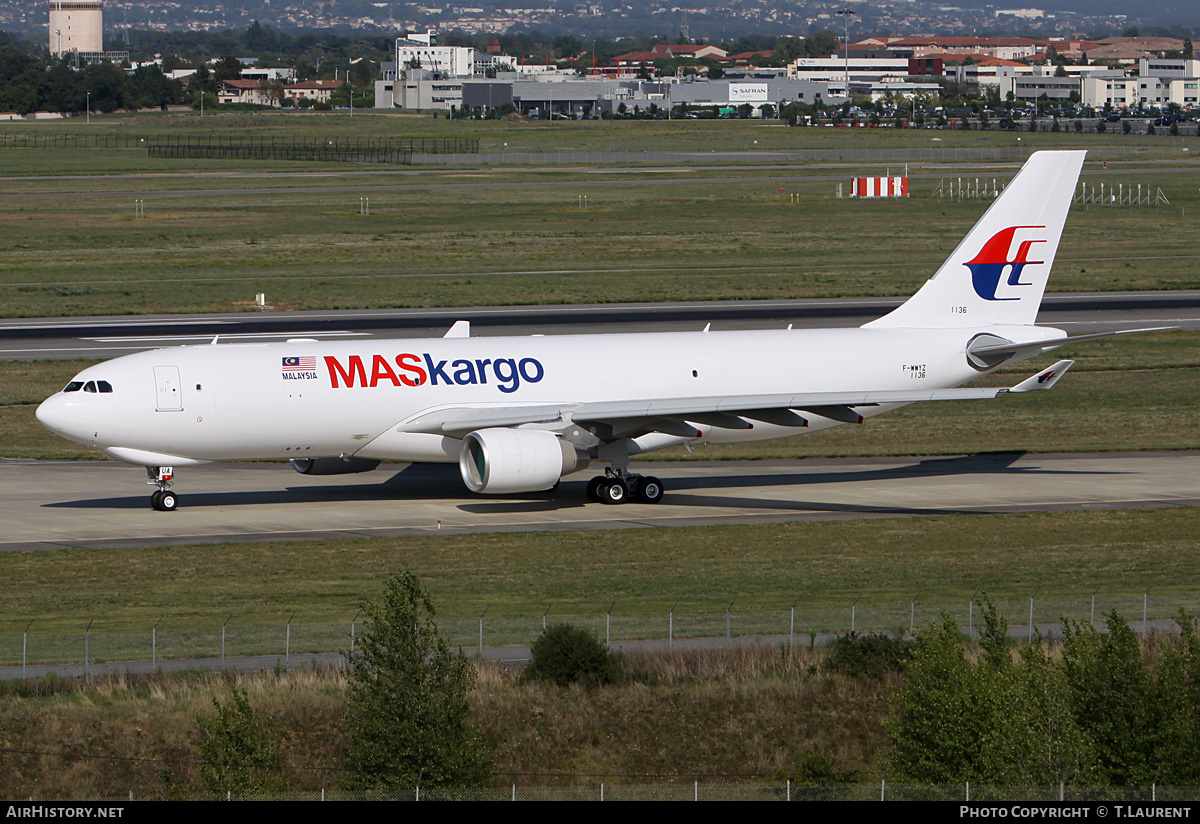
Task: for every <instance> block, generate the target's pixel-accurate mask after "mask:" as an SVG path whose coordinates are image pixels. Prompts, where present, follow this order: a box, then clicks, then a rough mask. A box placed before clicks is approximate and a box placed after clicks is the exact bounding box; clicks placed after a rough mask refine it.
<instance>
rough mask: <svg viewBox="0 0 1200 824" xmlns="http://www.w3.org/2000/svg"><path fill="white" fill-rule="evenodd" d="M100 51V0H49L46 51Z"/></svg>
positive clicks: (102, 42)
mask: <svg viewBox="0 0 1200 824" xmlns="http://www.w3.org/2000/svg"><path fill="white" fill-rule="evenodd" d="M103 51H104V2H103V0H50V53H51V54H52V55H54V56H55V57H61V56H62V55H64V54H70V53H71V52H78V53H80V54H97V53H101V52H103Z"/></svg>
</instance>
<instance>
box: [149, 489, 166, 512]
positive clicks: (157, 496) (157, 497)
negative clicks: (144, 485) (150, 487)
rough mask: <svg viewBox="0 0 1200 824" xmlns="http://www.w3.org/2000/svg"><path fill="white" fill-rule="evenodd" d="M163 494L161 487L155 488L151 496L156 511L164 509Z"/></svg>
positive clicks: (151, 503)
mask: <svg viewBox="0 0 1200 824" xmlns="http://www.w3.org/2000/svg"><path fill="white" fill-rule="evenodd" d="M162 494H163V491H162V490H161V489H156V490H154V494H153V495H151V496H150V507H151V508H152V509H154V510H156V511H159V512H161V511H162V503H161V501H162Z"/></svg>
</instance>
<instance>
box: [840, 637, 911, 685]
mask: <svg viewBox="0 0 1200 824" xmlns="http://www.w3.org/2000/svg"><path fill="white" fill-rule="evenodd" d="M912 655H913V642H912V641H906V640H905V639H903V638H894V637H892V636H890V635H884V634H882V633H881V634H877V635H859V634H858V633H857V632H852V633H850V634H849V635H843V636H841V637H840V638H838V639H837V640H836V641H834V642H833V644H831V645H830V648H829V658H827V659H826V661H825V666H826V668H827V669H830V670H833V671H835V672H840V673H843V674H845V675H849V676H851V677H854V678H876V679H879V678H883V677H884V676H885V675H887V674H888V673H890V672H900V671H901V670H902V669H903V668H904V662H905V661H908V660H909V659H911V658H912Z"/></svg>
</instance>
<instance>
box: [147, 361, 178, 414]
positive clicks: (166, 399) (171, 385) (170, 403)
mask: <svg viewBox="0 0 1200 824" xmlns="http://www.w3.org/2000/svg"><path fill="white" fill-rule="evenodd" d="M154 388H155V391H156V393H157V404H156V406H155V408H156V409H157V411H159V412H182V411H183V392H182V387H181V386H180V383H179V367H178V366H156V367H154Z"/></svg>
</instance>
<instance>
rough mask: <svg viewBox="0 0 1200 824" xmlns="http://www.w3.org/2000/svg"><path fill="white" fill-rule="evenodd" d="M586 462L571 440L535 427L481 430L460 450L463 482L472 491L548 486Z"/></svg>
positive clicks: (532, 490) (531, 488)
mask: <svg viewBox="0 0 1200 824" xmlns="http://www.w3.org/2000/svg"><path fill="white" fill-rule="evenodd" d="M587 465H588V458H587V456H586V455H580V454H579V453H578V452H577V451H576V449H575V445H574V444H572V443H571V442H570V441H566V440H563V439H562V438H560V437H558V436H557V435H555V434H554V433H553V432H546V431H544V430H534V429H478V430H476V431H474V432H472V433H470V434H469V435H467V436H466V437H465V438H463V445H462V449H460V450H459V453H458V469H459V471H460V472H461V473H462V479H463V483H465V484H466V485H467V488H468V489H470V490H471V491H472V492H490V493H495V494H504V493H509V492H534V491H537V490H540V489H549V488H550V487H552V486H554V485H555V484H556V483H558V480H559V478H561V477H562V476H563V475H569V474H570V473H572V472H575V471H577V470H580V469H583V468H584V467H586V466H587Z"/></svg>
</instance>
